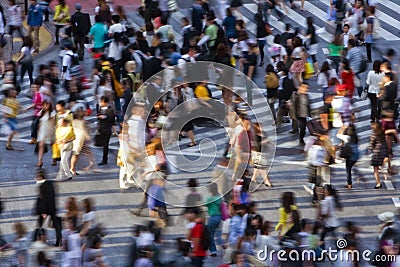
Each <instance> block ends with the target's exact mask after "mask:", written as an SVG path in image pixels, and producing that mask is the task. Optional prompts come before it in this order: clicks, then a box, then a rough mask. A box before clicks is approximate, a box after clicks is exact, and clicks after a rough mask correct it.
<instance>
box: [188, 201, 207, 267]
mask: <svg viewBox="0 0 400 267" xmlns="http://www.w3.org/2000/svg"><path fill="white" fill-rule="evenodd" d="M192 209H193V211H192V212H193V213H194V214H195V217H196V219H195V223H196V224H195V226H194V227H193V228H192V231H191V233H190V241H191V242H192V245H193V250H192V257H191V258H192V266H196V267H203V263H204V258H205V257H206V255H207V251H206V250H204V248H203V247H202V244H201V239H202V238H203V234H204V233H205V232H204V231H205V226H204V222H203V220H202V219H201V218H200V211H199V209H198V208H196V207H195V208H192Z"/></svg>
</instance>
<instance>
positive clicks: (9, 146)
mask: <svg viewBox="0 0 400 267" xmlns="http://www.w3.org/2000/svg"><path fill="white" fill-rule="evenodd" d="M6 150H14V148H13V147H12V146H11V145H8V146H6Z"/></svg>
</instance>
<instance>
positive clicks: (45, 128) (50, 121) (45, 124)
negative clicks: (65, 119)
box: [37, 101, 56, 168]
mask: <svg viewBox="0 0 400 267" xmlns="http://www.w3.org/2000/svg"><path fill="white" fill-rule="evenodd" d="M55 117H56V112H55V110H54V109H53V106H52V105H51V103H50V102H48V101H44V102H43V109H42V110H41V111H40V119H39V128H38V137H37V141H38V164H37V166H38V167H39V168H42V166H43V154H44V151H45V146H46V145H50V144H52V143H53V142H54V129H55V127H54V126H55Z"/></svg>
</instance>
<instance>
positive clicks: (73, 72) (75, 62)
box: [67, 54, 83, 78]
mask: <svg viewBox="0 0 400 267" xmlns="http://www.w3.org/2000/svg"><path fill="white" fill-rule="evenodd" d="M67 55H68V56H70V57H71V64H70V65H69V68H68V69H69V75H70V76H71V77H77V78H80V77H82V75H83V70H82V67H81V65H80V64H79V59H78V56H77V55H76V54H73V55H71V54H67Z"/></svg>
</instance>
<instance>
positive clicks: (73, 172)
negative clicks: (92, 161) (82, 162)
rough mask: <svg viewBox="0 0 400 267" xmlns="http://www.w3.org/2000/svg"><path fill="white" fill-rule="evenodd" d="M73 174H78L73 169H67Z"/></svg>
mask: <svg viewBox="0 0 400 267" xmlns="http://www.w3.org/2000/svg"><path fill="white" fill-rule="evenodd" d="M69 171H70V172H71V173H72V174H73V175H74V176H75V175H80V174H79V173H77V172H76V171H73V170H69Z"/></svg>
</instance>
